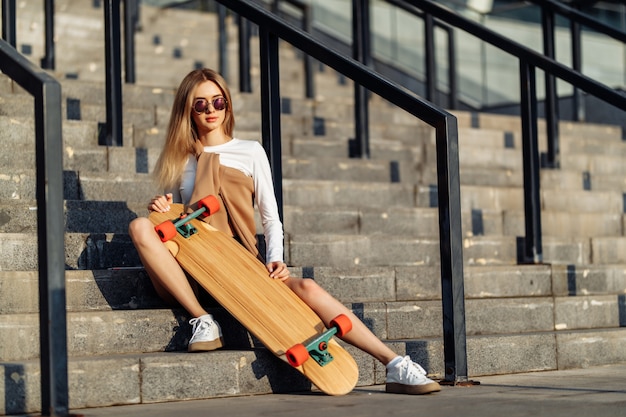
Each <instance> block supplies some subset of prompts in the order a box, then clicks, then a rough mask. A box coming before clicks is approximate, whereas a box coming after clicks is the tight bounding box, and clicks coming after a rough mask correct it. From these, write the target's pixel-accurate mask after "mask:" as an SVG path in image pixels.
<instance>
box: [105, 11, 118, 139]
mask: <svg viewBox="0 0 626 417" xmlns="http://www.w3.org/2000/svg"><path fill="white" fill-rule="evenodd" d="M104 33H105V58H106V59H105V64H106V69H105V71H106V118H107V120H106V132H105V135H106V136H105V143H101V145H106V146H122V144H123V137H122V134H123V129H122V63H121V61H122V59H121V52H120V0H105V6H104Z"/></svg>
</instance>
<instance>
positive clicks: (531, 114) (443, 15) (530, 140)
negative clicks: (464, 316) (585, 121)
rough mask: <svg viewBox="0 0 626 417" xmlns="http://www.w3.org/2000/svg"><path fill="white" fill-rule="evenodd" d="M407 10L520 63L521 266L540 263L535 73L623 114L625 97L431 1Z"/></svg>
mask: <svg viewBox="0 0 626 417" xmlns="http://www.w3.org/2000/svg"><path fill="white" fill-rule="evenodd" d="M404 1H405V3H406V4H407V5H409V6H410V7H415V8H417V9H419V10H422V11H424V12H426V13H430V14H432V15H433V16H435V17H436V18H438V19H441V20H442V21H443V22H445V23H447V24H449V25H451V26H454V27H456V28H458V29H461V30H463V31H464V32H466V33H469V34H471V35H473V36H476V37H477V38H479V39H481V40H482V41H484V42H487V43H489V44H490V45H492V46H495V47H496V48H498V49H500V50H502V51H504V52H506V53H509V54H510V55H513V56H515V57H517V58H518V59H519V62H520V87H521V99H522V103H521V122H522V123H521V124H522V137H523V139H522V145H523V155H524V162H523V163H524V211H525V213H524V214H525V233H526V235H525V239H524V255H523V256H524V259H523V260H522V261H523V262H531V263H540V262H543V249H542V244H541V207H540V196H539V169H540V164H539V155H538V150H537V149H538V146H537V135H538V131H537V94H536V89H535V71H536V68H540V69H542V70H543V71H545V72H546V74H550V75H552V76H554V77H557V78H560V79H562V80H564V81H567V82H568V83H570V84H572V85H574V86H575V87H577V88H580V89H581V90H584V91H586V92H587V93H589V94H591V95H593V96H595V97H597V98H599V99H601V100H603V101H605V102H607V103H609V104H612V105H613V106H615V107H617V108H620V109H622V110H626V96H625V95H624V94H622V93H619V92H617V91H615V90H613V89H612V88H610V87H607V86H606V85H604V84H602V83H599V82H597V81H595V80H593V79H591V78H589V77H587V76H585V75H583V74H581V73H580V72H578V71H574V70H572V69H571V68H569V67H567V66H565V65H563V64H561V63H559V62H557V61H555V60H554V59H551V58H548V57H546V56H544V55H542V54H540V53H537V52H536V51H533V50H532V49H530V48H528V47H526V46H524V45H521V44H519V43H517V42H515V41H512V40H510V39H508V38H506V37H503V36H501V35H499V34H498V33H496V32H494V31H492V30H490V29H487V28H486V27H484V26H482V25H480V24H478V23H475V22H473V21H471V20H469V19H466V18H464V17H463V16H461V15H459V14H457V13H455V12H453V11H452V10H450V9H448V8H447V7H444V6H441V5H439V4H437V3H436V2H433V1H430V0H404Z"/></svg>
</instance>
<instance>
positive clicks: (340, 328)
mask: <svg viewBox="0 0 626 417" xmlns="http://www.w3.org/2000/svg"><path fill="white" fill-rule="evenodd" d="M330 326H331V327H336V328H337V336H339V337H343V336H344V335H345V334H346V333H348V332H349V331H350V330H352V321H350V318H349V317H348V316H346V315H345V314H340V315H338V316H337V317H335V318H334V319H332V320H331V321H330Z"/></svg>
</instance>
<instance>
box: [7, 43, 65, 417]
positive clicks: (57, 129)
mask: <svg viewBox="0 0 626 417" xmlns="http://www.w3.org/2000/svg"><path fill="white" fill-rule="evenodd" d="M0 70H1V71H2V72H3V73H4V74H6V75H7V76H8V77H9V78H11V79H12V80H14V81H15V82H16V83H17V84H19V85H20V86H21V87H22V88H24V89H25V90H26V91H28V92H29V93H30V94H31V95H32V96H33V97H34V99H35V158H36V168H37V170H36V171H37V174H36V175H37V189H36V195H37V253H38V258H39V259H38V261H39V333H40V336H39V340H40V363H41V410H42V413H49V412H53V413H54V414H53V415H59V416H61V415H67V413H68V405H69V400H68V372H67V318H66V310H65V306H66V297H65V245H64V243H63V236H64V233H65V230H64V224H65V222H64V213H63V137H62V134H61V120H62V119H63V117H62V115H61V85H60V84H59V82H58V81H56V80H55V79H54V78H53V77H52V76H50V75H49V74H47V73H46V72H45V71H43V70H41V69H40V68H37V67H36V66H35V65H34V64H33V63H32V62H30V61H29V60H28V59H26V58H25V57H23V56H22V55H21V54H19V53H18V52H17V51H16V50H15V48H14V47H13V46H11V45H10V44H9V43H7V42H6V41H4V40H2V39H0ZM45 415H50V414H45Z"/></svg>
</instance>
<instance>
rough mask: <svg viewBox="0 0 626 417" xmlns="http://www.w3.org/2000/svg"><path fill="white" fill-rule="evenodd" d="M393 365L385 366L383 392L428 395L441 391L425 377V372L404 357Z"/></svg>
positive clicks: (439, 387) (437, 385) (435, 383)
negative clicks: (385, 379) (385, 381)
mask: <svg viewBox="0 0 626 417" xmlns="http://www.w3.org/2000/svg"><path fill="white" fill-rule="evenodd" d="M397 362H398V363H397V364H395V365H391V366H389V365H388V366H387V385H386V387H385V391H387V392H393V393H395V394H429V393H431V392H437V391H441V386H439V384H438V383H437V382H435V381H433V380H432V379H429V378H428V377H426V371H425V370H424V368H422V367H421V366H420V365H418V364H417V363H415V362H413V361H412V360H411V358H409V357H408V356H405V357H404V358H402V360H399V361H397Z"/></svg>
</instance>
